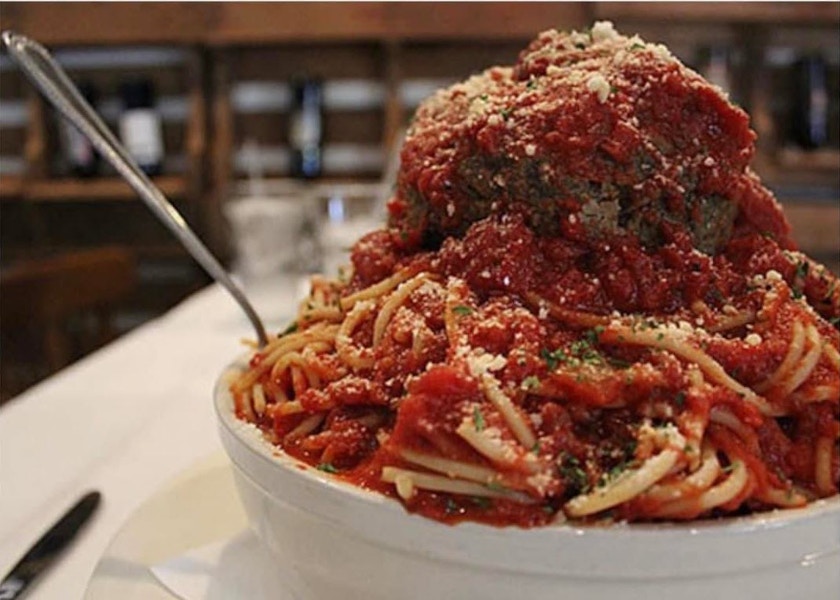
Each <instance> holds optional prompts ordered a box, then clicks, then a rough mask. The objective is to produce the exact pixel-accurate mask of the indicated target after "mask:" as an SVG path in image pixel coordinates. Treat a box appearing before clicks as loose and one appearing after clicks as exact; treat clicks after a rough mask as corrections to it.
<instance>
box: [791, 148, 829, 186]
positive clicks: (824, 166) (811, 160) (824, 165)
mask: <svg viewBox="0 0 840 600" xmlns="http://www.w3.org/2000/svg"><path fill="white" fill-rule="evenodd" d="M776 160H777V162H778V164H779V167H780V168H782V169H797V170H802V171H830V172H832V173H835V174H836V173H837V172H838V171H840V150H836V149H833V148H830V149H819V150H801V149H798V148H781V149H780V150H779V151H778V153H777V155H776ZM838 184H839V185H840V182H838Z"/></svg>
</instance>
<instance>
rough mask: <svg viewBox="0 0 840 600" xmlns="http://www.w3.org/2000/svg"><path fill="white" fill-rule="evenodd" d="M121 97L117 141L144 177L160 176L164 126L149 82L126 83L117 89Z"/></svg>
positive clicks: (139, 80)
mask: <svg viewBox="0 0 840 600" xmlns="http://www.w3.org/2000/svg"><path fill="white" fill-rule="evenodd" d="M120 97H121V99H122V105H123V106H122V108H123V112H122V114H121V115H120V123H119V129H120V138H121V139H122V142H123V144H125V147H126V148H127V149H128V152H129V153H130V154H131V155H132V157H134V159H135V160H136V161H137V164H138V165H140V168H141V169H143V171H144V172H145V173H146V174H147V175H159V174H160V173H161V171H162V170H163V127H162V124H161V118H160V114H159V113H158V111H157V109H156V108H155V91H154V87H153V86H152V82H151V81H149V80H148V79H138V80H133V81H126V82H124V83H123V84H122V85H121V86H120Z"/></svg>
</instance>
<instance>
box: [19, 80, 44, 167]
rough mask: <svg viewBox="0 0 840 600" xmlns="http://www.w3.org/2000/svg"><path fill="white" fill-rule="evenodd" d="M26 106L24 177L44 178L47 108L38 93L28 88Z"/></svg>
mask: <svg viewBox="0 0 840 600" xmlns="http://www.w3.org/2000/svg"><path fill="white" fill-rule="evenodd" d="M26 105H27V111H28V114H29V117H28V121H29V127H28V129H27V132H26V142H25V145H24V147H23V157H24V160H25V161H26V167H25V168H26V176H27V177H29V178H32V177H44V176H45V175H46V174H47V166H48V161H49V158H48V156H47V154H48V152H49V147H48V138H47V127H48V126H47V118H48V116H47V107H46V106H45V103H44V101H43V99H42V98H41V96H40V95H38V92H36V91H35V90H34V89H33V88H29V89H28V90H27V92H26Z"/></svg>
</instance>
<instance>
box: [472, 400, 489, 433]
mask: <svg viewBox="0 0 840 600" xmlns="http://www.w3.org/2000/svg"><path fill="white" fill-rule="evenodd" d="M472 419H473V425H475V430H476V431H484V428H485V427H486V425H487V424H486V423H485V422H484V415H483V414H481V409H480V408H478V407H477V406H476V407H475V408H473V414H472Z"/></svg>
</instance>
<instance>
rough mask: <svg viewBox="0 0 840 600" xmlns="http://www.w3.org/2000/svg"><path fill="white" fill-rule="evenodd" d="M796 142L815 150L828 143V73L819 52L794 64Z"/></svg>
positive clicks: (794, 129) (794, 124)
mask: <svg viewBox="0 0 840 600" xmlns="http://www.w3.org/2000/svg"><path fill="white" fill-rule="evenodd" d="M793 68H794V82H793V115H792V119H791V125H792V128H793V130H792V132H791V133H792V137H793V141H794V142H795V143H796V144H798V145H799V146H801V147H802V148H805V149H808V150H812V149H815V148H820V147H822V146H825V145H826V143H827V142H828V84H827V79H828V73H827V67H826V64H825V60H823V58H822V57H821V56H819V55H809V56H804V57H802V58H800V59H799V60H797V61H796V63H795V64H794V67H793Z"/></svg>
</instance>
